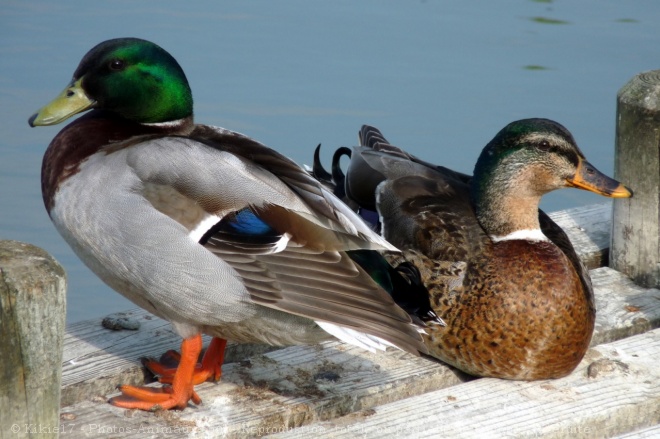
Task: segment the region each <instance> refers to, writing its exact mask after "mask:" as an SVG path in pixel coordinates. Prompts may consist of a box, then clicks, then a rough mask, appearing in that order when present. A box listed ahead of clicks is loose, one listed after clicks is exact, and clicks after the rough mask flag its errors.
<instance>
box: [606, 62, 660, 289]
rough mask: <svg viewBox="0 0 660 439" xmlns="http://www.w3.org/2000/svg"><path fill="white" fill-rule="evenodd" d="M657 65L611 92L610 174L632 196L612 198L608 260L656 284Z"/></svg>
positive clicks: (659, 240) (659, 252) (659, 220)
mask: <svg viewBox="0 0 660 439" xmlns="http://www.w3.org/2000/svg"><path fill="white" fill-rule="evenodd" d="M659 101H660V70H652V71H648V72H643V73H640V74H638V75H636V76H635V77H634V78H632V79H631V80H630V81H628V83H627V84H626V85H624V86H623V87H622V88H621V89H620V90H619V92H618V93H617V115H616V141H615V158H614V177H615V178H617V179H618V180H620V181H625V182H626V184H628V185H630V187H632V188H633V189H634V191H635V196H634V197H633V198H629V199H626V200H617V201H616V202H615V203H614V206H615V208H614V212H613V217H614V219H615V221H614V227H613V228H612V258H611V260H612V264H611V266H612V267H613V268H615V269H617V270H618V271H620V272H622V273H625V274H626V275H627V276H630V277H631V278H632V279H633V280H634V281H635V282H636V283H638V284H640V285H643V286H647V287H654V286H658V285H660V197H659V196H658V195H659V194H660V154H659V152H660V151H659V148H660V132H658V126H659V125H660V107H659V106H658V102H659Z"/></svg>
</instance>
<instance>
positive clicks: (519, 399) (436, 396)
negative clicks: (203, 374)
mask: <svg viewBox="0 0 660 439" xmlns="http://www.w3.org/2000/svg"><path fill="white" fill-rule="evenodd" d="M659 361H660V330H654V331H651V332H647V333H645V334H642V335H637V336H634V337H630V338H627V339H624V340H620V341H617V342H614V343H611V344H606V345H601V346H598V347H596V348H594V349H592V350H590V351H589V353H588V355H587V356H586V357H585V359H584V360H583V361H582V363H581V364H580V366H579V367H578V369H577V370H576V372H574V373H573V374H571V375H570V376H568V377H565V378H561V379H558V380H551V381H538V382H514V381H504V380H497V379H491V378H488V379H480V380H475V381H473V382H470V383H465V384H461V385H458V386H453V387H451V388H448V389H443V390H438V391H434V392H430V393H427V394H424V395H420V396H416V397H412V398H408V399H405V400H401V401H397V402H393V403H390V404H387V405H384V406H380V407H376V408H374V409H372V410H369V411H367V412H363V413H362V414H358V415H357V416H355V415H354V416H350V417H346V418H342V419H337V420H334V421H330V422H324V423H319V424H316V425H309V426H307V427H306V428H305V429H300V430H299V431H296V430H293V431H289V432H286V433H282V434H276V435H273V436H272V437H278V438H295V437H311V436H312V434H313V435H314V437H315V438H316V439H321V438H342V437H356V436H359V437H361V438H381V437H403V436H405V437H409V438H424V437H433V438H437V437H456V438H471V437H479V438H481V437H512V438H526V437H543V438H569V437H599V438H600V437H611V436H613V435H616V434H621V433H625V432H628V431H634V430H636V429H640V428H642V427H645V426H649V425H656V424H657V423H659V422H660V368H659V367H658V366H657V365H658V362H659Z"/></svg>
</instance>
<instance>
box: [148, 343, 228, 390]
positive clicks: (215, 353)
mask: <svg viewBox="0 0 660 439" xmlns="http://www.w3.org/2000/svg"><path fill="white" fill-rule="evenodd" d="M226 346H227V340H224V339H222V338H217V337H213V339H212V340H211V343H210V344H209V347H208V348H207V349H206V352H205V353H204V356H203V357H202V361H201V362H200V363H197V364H195V370H194V372H193V385H197V384H201V383H203V382H206V381H218V380H220V378H221V377H222V363H223V362H224V358H225V347H226ZM180 363H181V354H179V353H178V352H176V351H172V350H170V351H167V352H165V353H164V354H163V355H162V356H161V357H160V360H158V361H157V360H154V359H152V358H149V359H143V360H142V364H143V365H144V366H145V367H146V368H147V369H149V371H150V372H151V373H153V374H154V375H155V376H156V377H157V378H158V381H159V382H161V383H164V384H172V380H173V379H174V375H175V373H176V371H177V368H178V367H179V364H180Z"/></svg>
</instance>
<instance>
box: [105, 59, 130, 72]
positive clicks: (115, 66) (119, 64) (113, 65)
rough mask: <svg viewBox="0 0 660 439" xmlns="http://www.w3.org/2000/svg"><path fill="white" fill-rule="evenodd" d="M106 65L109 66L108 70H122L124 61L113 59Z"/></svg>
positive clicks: (124, 64) (124, 65)
mask: <svg viewBox="0 0 660 439" xmlns="http://www.w3.org/2000/svg"><path fill="white" fill-rule="evenodd" d="M108 67H110V70H115V71H119V70H124V67H126V63H125V62H124V61H123V60H121V59H113V60H112V61H110V63H109V64H108Z"/></svg>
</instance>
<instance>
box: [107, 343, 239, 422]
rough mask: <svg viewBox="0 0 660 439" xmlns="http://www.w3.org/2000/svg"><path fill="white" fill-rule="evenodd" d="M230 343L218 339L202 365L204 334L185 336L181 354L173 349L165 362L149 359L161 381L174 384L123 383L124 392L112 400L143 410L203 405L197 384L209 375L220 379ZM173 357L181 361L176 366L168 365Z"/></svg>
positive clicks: (122, 389) (148, 365) (127, 406)
mask: <svg viewBox="0 0 660 439" xmlns="http://www.w3.org/2000/svg"><path fill="white" fill-rule="evenodd" d="M226 343H227V342H226V341H225V340H222V339H219V338H214V339H213V341H212V342H211V344H210V345H209V348H208V349H207V351H206V353H205V354H204V358H203V359H202V363H201V365H198V364H197V359H198V357H199V354H200V352H201V350H202V336H201V334H198V335H195V336H193V337H190V338H186V339H184V340H183V342H182V343H181V354H180V355H179V354H177V353H176V352H173V351H171V352H167V353H166V354H165V356H166V357H167V358H166V361H164V362H163V363H164V364H161V363H159V362H157V361H154V360H150V361H147V362H146V363H147V364H146V365H147V367H149V369H150V370H152V371H154V373H156V374H158V375H161V379H160V381H161V382H167V383H171V384H172V385H171V387H170V386H164V387H161V388H152V387H136V386H121V387H120V388H119V389H120V390H121V392H122V394H121V395H119V396H116V397H114V398H111V399H110V401H109V402H110V403H111V404H113V405H115V406H117V407H122V408H127V409H140V410H159V409H162V410H169V409H172V408H176V409H184V408H185V407H186V406H187V405H188V401H192V402H193V403H195V404H201V402H202V400H201V398H200V397H199V395H198V394H197V393H196V392H195V390H194V386H195V384H199V383H202V382H204V381H206V380H208V379H209V378H213V379H216V380H217V379H219V378H220V376H221V374H222V370H221V367H222V361H223V359H224V349H225V345H226ZM207 357H208V358H207ZM172 358H173V359H175V360H176V362H178V365H177V366H176V367H171V366H169V365H165V364H167V362H168V361H169V360H171V359H172Z"/></svg>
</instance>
